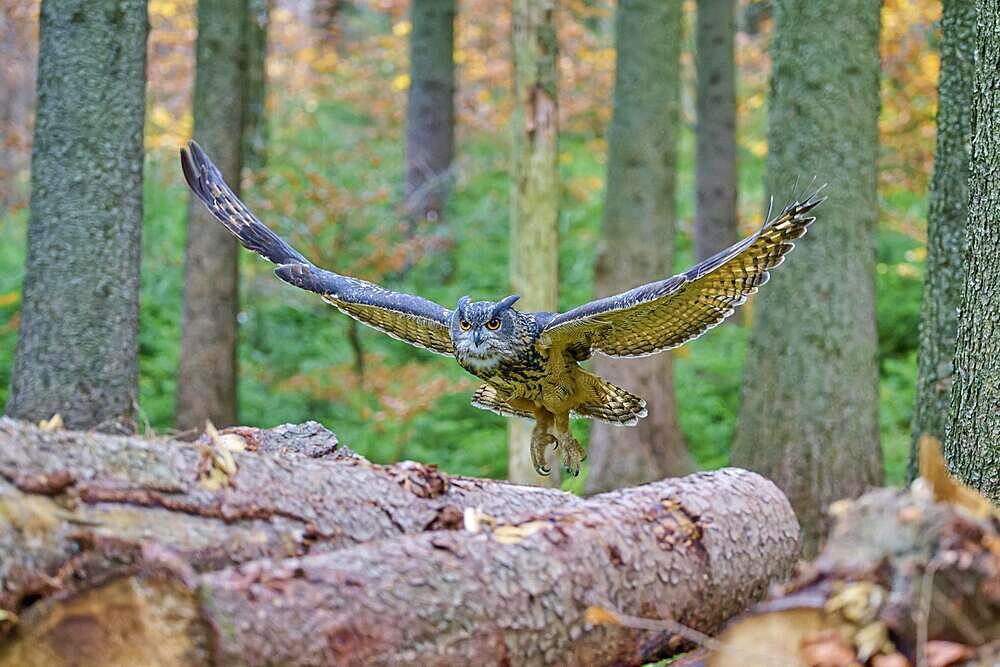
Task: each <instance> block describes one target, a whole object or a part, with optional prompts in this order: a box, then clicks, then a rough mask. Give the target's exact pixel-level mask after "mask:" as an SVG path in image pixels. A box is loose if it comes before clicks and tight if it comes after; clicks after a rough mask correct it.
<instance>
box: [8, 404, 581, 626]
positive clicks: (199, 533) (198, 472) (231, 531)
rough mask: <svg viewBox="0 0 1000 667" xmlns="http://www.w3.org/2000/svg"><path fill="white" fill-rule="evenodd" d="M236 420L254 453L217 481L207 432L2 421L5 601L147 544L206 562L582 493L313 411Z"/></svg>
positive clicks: (362, 538) (64, 581)
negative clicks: (342, 438)
mask: <svg viewBox="0 0 1000 667" xmlns="http://www.w3.org/2000/svg"><path fill="white" fill-rule="evenodd" d="M232 431H235V432H238V433H240V434H242V436H243V441H244V443H245V446H246V447H247V449H250V450H256V453H255V452H253V451H251V452H246V453H240V452H235V453H232V457H233V461H234V463H235V468H236V471H235V473H234V474H232V475H230V476H228V483H227V484H225V485H223V486H222V487H221V488H218V489H215V490H213V489H211V488H207V487H206V481H209V480H208V479H207V478H206V475H205V473H206V463H208V464H209V465H210V464H211V453H210V451H211V449H210V446H209V445H208V444H207V441H205V442H201V443H196V444H189V443H182V442H176V441H168V440H160V441H149V440H143V439H140V438H127V437H115V436H103V435H99V434H95V433H80V432H71V431H60V432H48V431H43V430H41V429H39V428H36V427H34V426H31V425H29V424H26V423H23V422H17V421H14V420H11V419H0V553H2V554H4V557H3V558H0V609H2V610H6V611H9V612H13V613H21V612H22V611H23V610H24V609H26V608H27V607H29V606H31V604H33V603H34V602H36V601H37V600H38V599H39V598H43V597H45V596H47V595H50V594H52V593H54V592H56V591H58V590H61V589H63V588H66V587H71V586H72V585H73V584H74V582H75V581H76V580H77V579H78V578H79V577H81V576H84V575H88V573H91V574H93V573H98V572H107V571H109V570H114V569H115V568H120V567H122V566H125V565H127V564H128V563H130V562H131V561H133V560H134V559H135V558H136V557H138V555H139V554H140V553H141V551H142V546H143V545H144V544H149V543H158V544H160V545H163V547H164V548H166V549H168V550H169V551H170V552H171V553H173V554H175V556H176V557H177V558H179V559H180V560H182V561H183V562H185V563H187V566H188V567H190V568H192V569H193V570H194V571H203V570H211V569H218V568H222V567H226V566H229V565H234V564H237V563H242V562H245V561H248V560H251V559H254V558H263V557H272V558H282V557H288V556H298V555H304V554H307V553H315V552H323V551H330V550H333V549H339V548H342V547H346V546H353V545H356V544H360V543H363V542H368V541H371V540H376V539H381V538H387V537H394V536H398V535H401V534H405V533H416V532H420V531H423V530H431V529H453V528H459V527H461V526H462V522H463V516H462V515H463V510H464V508H466V507H473V508H475V507H480V508H482V510H483V511H484V512H487V513H489V514H491V515H494V516H497V517H501V518H510V517H513V516H517V515H520V514H523V513H525V512H528V511H544V510H546V509H549V508H552V507H556V506H559V505H564V504H575V503H579V502H580V501H579V499H577V498H576V497H575V496H573V495H571V494H568V493H563V492H561V491H556V490H551V489H541V488H536V487H518V486H514V485H510V484H506V483H503V482H495V481H492V480H482V479H472V478H463V477H452V476H449V475H445V474H443V473H440V472H438V471H437V470H436V469H435V468H434V467H433V466H426V465H421V464H417V463H412V462H404V463H399V464H396V465H393V466H380V465H375V464H372V463H369V462H368V461H366V460H365V459H363V458H361V457H359V456H357V455H356V454H354V453H353V452H350V450H346V449H345V448H341V447H339V446H337V444H336V438H335V436H333V434H332V433H330V432H329V431H325V429H322V427H320V426H319V425H318V424H315V423H307V424H302V425H294V426H283V427H278V428H276V429H270V430H267V431H261V430H259V429H247V428H241V429H232ZM331 459H333V460H331ZM0 626H2V623H0ZM0 629H2V627H0Z"/></svg>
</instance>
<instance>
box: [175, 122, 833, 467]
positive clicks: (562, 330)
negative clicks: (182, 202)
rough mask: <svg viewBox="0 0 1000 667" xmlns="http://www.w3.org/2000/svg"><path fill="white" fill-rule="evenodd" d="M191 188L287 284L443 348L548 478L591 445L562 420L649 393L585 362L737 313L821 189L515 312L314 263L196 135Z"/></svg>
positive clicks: (649, 347) (614, 410)
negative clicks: (666, 255) (708, 243)
mask: <svg viewBox="0 0 1000 667" xmlns="http://www.w3.org/2000/svg"><path fill="white" fill-rule="evenodd" d="M181 167H182V169H183V171H184V177H185V179H186V180H187V183H188V185H189V186H190V187H191V190H192V191H193V192H194V193H195V195H197V197H198V198H199V199H200V200H201V201H202V202H204V204H205V206H207V207H208V210H209V211H211V213H212V214H213V215H214V216H215V217H216V218H217V219H218V220H219V222H221V223H222V224H223V225H225V227H226V229H228V230H229V231H230V232H232V234H233V235H234V236H236V238H237V239H239V241H240V243H242V244H243V246H244V247H246V248H247V249H249V250H252V251H254V252H256V253H257V254H259V255H261V256H262V257H264V258H265V259H268V260H270V261H271V262H274V263H275V264H277V265H278V268H277V269H276V270H275V274H277V276H278V277H279V278H280V279H281V280H284V281H285V282H287V283H290V284H292V285H295V286H296V287H300V288H302V289H305V290H309V291H311V292H316V293H317V294H319V295H320V296H321V297H322V298H323V300H324V301H326V302H327V303H329V304H331V305H333V306H336V307H337V308H338V309H340V310H341V311H342V312H344V313H346V314H347V315H350V316H351V317H353V318H354V319H356V320H358V321H360V322H363V323H364V324H367V325H368V326H371V327H374V328H375V329H378V330H379V331H382V332H383V333H386V334H388V335H390V336H392V337H393V338H398V339H399V340H402V341H405V342H407V343H410V344H411V345H416V346H418V347H422V348H425V349H428V350H430V351H432V352H437V353H439V354H445V355H448V356H452V357H454V358H455V360H456V361H458V363H459V364H460V365H461V366H462V367H463V368H465V369H466V370H467V371H469V372H470V373H472V374H473V375H475V376H477V377H479V378H481V379H483V380H484V381H485V383H484V384H483V385H482V386H480V387H479V389H478V390H477V391H476V393H475V394H474V395H473V397H472V404H473V405H475V406H476V407H479V408H483V409H485V410H492V411H494V412H498V413H500V414H503V415H515V416H519V417H527V418H531V419H534V420H535V427H534V430H533V431H532V436H531V460H532V463H533V464H534V466H535V470H536V471H538V473H539V474H541V475H547V474H549V472H550V469H549V468H548V467H547V465H546V462H545V452H546V448H547V447H548V446H549V445H556V446H557V449H558V451H559V453H560V458H561V462H562V464H563V466H564V467H565V468H566V470H567V471H569V472H572V473H574V474H578V473H579V470H580V462H581V461H582V460H583V459H584V458H586V453H585V451H584V449H583V447H581V446H580V443H579V442H577V440H576V439H575V438H574V437H573V436H572V434H571V433H570V429H569V418H570V414H571V413H572V414H574V415H578V416H582V417H591V418H593V419H599V420H602V421H605V422H608V423H611V424H617V425H621V426H632V425H634V424H636V423H637V422H638V421H639V420H640V419H642V418H643V417H645V416H646V402H645V401H644V400H643V399H642V398H640V397H638V396H635V395H633V394H631V393H629V392H628V391H626V390H625V389H622V388H621V387H617V386H615V385H613V384H611V383H610V382H607V381H606V380H603V379H602V378H600V377H598V376H596V375H594V374H593V373H590V372H589V371H587V370H585V369H584V368H582V367H581V366H580V362H581V361H584V360H586V359H588V358H590V356H591V355H592V354H593V353H594V352H600V353H602V354H606V355H609V356H612V357H639V356H645V355H648V354H654V353H656V352H662V351H663V350H669V349H671V348H674V347H677V346H679V345H682V344H683V343H685V342H687V341H689V340H692V339H694V338H697V337H698V336H700V335H701V334H703V333H705V331H707V330H708V329H710V328H712V327H714V326H716V325H717V324H719V323H720V322H722V321H723V320H725V319H726V318H727V317H729V316H730V315H732V314H733V310H734V309H735V308H736V307H737V306H739V305H741V304H742V303H744V302H745V301H746V300H747V297H748V296H749V295H751V294H753V293H755V292H756V291H757V288H758V287H760V286H761V285H763V284H764V283H765V282H767V279H768V277H769V276H768V270H770V269H773V268H774V267H776V266H778V265H779V264H780V263H781V262H782V261H783V259H784V256H785V254H787V253H788V252H789V251H790V250H791V249H792V248H793V247H794V244H793V243H792V241H794V240H795V239H797V238H799V237H800V236H802V235H803V234H805V232H806V227H807V226H808V225H809V224H810V223H811V222H812V221H813V220H814V219H815V218H813V217H811V216H808V215H807V214H808V213H809V211H811V210H812V209H813V208H814V207H815V206H816V205H817V204H819V203H820V202H821V201H822V199H820V198H819V197H818V194H819V193H818V191H817V192H816V193H815V194H813V195H812V196H810V197H804V201H799V200H796V201H794V202H792V203H791V204H789V205H788V206H786V207H785V208H784V209H783V210H782V211H781V213H779V214H778V215H777V216H775V217H774V218H773V219H770V220H768V221H766V222H765V223H764V225H763V226H762V227H761V228H760V229H759V230H758V231H757V232H756V233H754V234H752V235H751V236H748V237H747V238H745V239H743V240H742V241H740V242H738V243H736V244H734V245H733V246H731V247H729V248H727V249H725V250H723V251H722V252H720V253H718V254H716V255H715V256H714V257H710V258H708V259H706V260H705V261H703V262H701V263H699V264H697V265H696V266H694V267H693V268H691V269H690V270H688V271H686V272H684V273H680V274H678V275H675V276H672V277H669V278H665V279H663V280H658V281H656V282H651V283H648V284H646V285H641V286H639V287H636V288H633V289H631V290H628V291H627V292H623V293H621V294H616V295H614V296H609V297H606V298H603V299H597V300H595V301H591V302H590V303H586V304H583V305H582V306H578V307H576V308H573V309H572V310H569V311H566V312H564V313H548V312H534V313H532V312H521V311H518V310H516V309H515V308H514V307H513V306H514V303H515V302H516V301H517V296H513V295H512V296H508V297H507V298H505V299H502V300H500V301H497V302H493V301H470V300H469V297H468V296H463V297H462V298H461V299H459V300H458V303H457V305H456V306H455V309H454V310H449V309H447V308H445V307H444V306H441V305H438V304H436V303H434V302H433V301H428V300H427V299H424V298H422V297H419V296H415V295H412V294H403V293H400V292H394V291H392V290H389V289H386V288H384V287H380V286H378V285H375V284H372V283H370V282H367V281H365V280H359V279H357V278H351V277H349V276H342V275H339V274H337V273H333V272H331V271H327V270H325V269H321V268H319V267H317V266H314V265H313V264H312V263H311V262H310V261H309V260H307V259H306V258H305V257H303V256H302V255H301V254H300V253H299V252H298V251H297V250H295V249H294V248H292V247H291V246H290V245H289V244H288V243H287V242H285V240H284V239H282V238H281V237H279V236H278V235H277V234H275V233H274V232H272V231H271V230H270V229H268V228H267V227H266V226H265V225H264V224H263V223H262V222H260V220H258V219H257V217H256V216H255V215H254V214H253V213H252V212H251V211H250V209H248V208H247V207H246V205H244V204H243V202H241V201H240V200H239V199H238V198H237V197H236V195H235V194H233V191H232V190H231V189H230V188H229V186H227V185H226V183H225V181H224V180H223V179H222V175H221V174H220V173H219V170H218V169H217V168H216V167H215V165H214V164H212V161H211V160H210V159H209V158H208V156H207V155H206V154H205V152H204V151H203V150H202V149H201V147H200V146H198V144H197V143H195V142H193V141H192V142H191V143H190V151H188V150H185V149H183V148H182V149H181Z"/></svg>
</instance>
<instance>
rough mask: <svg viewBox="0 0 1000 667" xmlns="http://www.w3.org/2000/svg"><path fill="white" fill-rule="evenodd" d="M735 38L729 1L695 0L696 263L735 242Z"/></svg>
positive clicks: (732, 14)
mask: <svg viewBox="0 0 1000 667" xmlns="http://www.w3.org/2000/svg"><path fill="white" fill-rule="evenodd" d="M735 36H736V6H735V2H734V0H698V21H697V35H696V40H695V41H696V46H695V55H696V61H697V70H698V95H697V98H698V101H697V108H698V128H697V162H698V164H697V168H696V189H697V207H696V209H695V217H694V254H695V258H696V259H697V260H698V261H699V262H700V261H701V260H703V259H706V258H708V257H711V256H712V255H714V254H715V253H717V252H719V251H720V250H722V249H723V248H728V247H729V246H730V245H732V244H733V243H735V242H736V239H737V236H738V234H739V229H738V224H737V223H738V218H737V211H736V193H737V180H736V64H735V58H734V44H733V40H734V38H735Z"/></svg>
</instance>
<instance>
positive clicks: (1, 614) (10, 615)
mask: <svg viewBox="0 0 1000 667" xmlns="http://www.w3.org/2000/svg"><path fill="white" fill-rule="evenodd" d="M17 620H18V619H17V614H15V613H14V612H12V611H7V610H6V609H0V623H10V624H11V625H17Z"/></svg>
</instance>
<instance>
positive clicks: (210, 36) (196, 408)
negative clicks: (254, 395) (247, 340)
mask: <svg viewBox="0 0 1000 667" xmlns="http://www.w3.org/2000/svg"><path fill="white" fill-rule="evenodd" d="M246 11H247V0H199V2H198V41H197V45H196V51H197V66H196V70H195V85H194V136H195V138H196V139H197V140H198V142H199V143H200V144H201V145H202V146H203V147H204V148H205V151H206V152H208V153H209V154H210V155H212V157H213V158H214V159H215V163H216V164H217V165H218V166H219V169H220V171H222V176H223V178H225V179H226V182H227V183H229V184H230V185H231V186H232V188H233V190H234V191H235V192H236V194H237V195H238V194H239V183H240V170H241V168H242V157H241V154H242V141H243V139H242V127H243V125H242V123H243V102H244V93H245V89H246V81H247V80H246V65H245V55H246V54H245V51H244V36H243V35H244V28H245V26H246ZM237 285H238V265H237V244H236V240H235V239H234V238H233V237H232V236H231V235H230V234H229V232H228V231H226V229H225V228H224V227H223V226H222V225H220V224H219V223H217V222H216V221H215V220H214V219H213V218H212V215H211V214H210V213H209V212H208V211H206V210H205V208H204V207H203V206H202V204H201V202H199V201H198V200H197V198H195V197H194V196H193V195H192V196H191V197H190V199H189V205H188V237H187V247H186V249H185V256H184V323H183V327H182V334H181V359H180V371H179V375H178V379H177V415H176V419H175V422H176V426H177V428H178V429H182V430H183V429H191V428H198V429H200V428H203V427H204V426H205V420H209V419H210V420H211V421H212V422H213V423H215V425H217V426H229V425H230V424H233V423H235V422H236V336H237V329H236V314H237V311H238V309H239V297H238V292H237Z"/></svg>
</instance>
